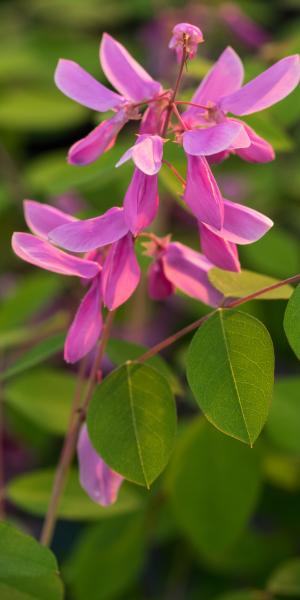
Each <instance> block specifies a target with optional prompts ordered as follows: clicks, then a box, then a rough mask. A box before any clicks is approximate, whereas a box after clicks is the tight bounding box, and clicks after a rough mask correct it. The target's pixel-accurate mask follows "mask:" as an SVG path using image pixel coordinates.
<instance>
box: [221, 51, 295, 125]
mask: <svg viewBox="0 0 300 600" xmlns="http://www.w3.org/2000/svg"><path fill="white" fill-rule="evenodd" d="M299 80H300V61H299V56H298V54H295V55H294V56H287V57H286V58H283V59H282V60H279V61H278V62H277V63H275V65H273V66H272V67H270V68H269V69H267V70H266V71H264V72H263V73H261V74H260V75H258V77H255V79H252V81H250V82H249V83H247V84H246V85H244V86H243V87H242V88H241V89H240V90H238V91H237V92H234V93H233V94H230V95H229V96H225V97H224V98H223V99H222V100H221V102H220V107H221V109H222V110H224V111H226V112H231V113H233V114H234V115H250V114H251V113H254V112H257V111H259V110H263V109H265V108H268V106H272V105H273V104H276V102H279V101H280V100H282V99H283V98H285V97H286V96H287V95H288V94H290V92H292V91H293V89H294V88H295V87H296V86H297V85H298V83H299Z"/></svg>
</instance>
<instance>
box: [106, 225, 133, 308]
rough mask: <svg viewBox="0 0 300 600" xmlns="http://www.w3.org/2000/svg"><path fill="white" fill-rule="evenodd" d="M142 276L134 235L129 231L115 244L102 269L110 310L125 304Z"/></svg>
mask: <svg viewBox="0 0 300 600" xmlns="http://www.w3.org/2000/svg"><path fill="white" fill-rule="evenodd" d="M140 276H141V271H140V267H139V264H138V262H137V259H136V256H135V252H134V242H133V239H132V235H131V234H130V233H128V234H127V235H126V236H124V237H123V238H122V239H121V240H119V241H118V242H116V243H115V244H113V245H112V246H111V248H110V250H109V252H108V255H107V257H106V260H105V262H104V265H103V271H102V291H103V301H104V304H105V306H107V308H108V309H109V310H114V309H115V308H118V306H120V305H121V304H124V302H126V300H128V298H130V296H131V295H132V294H133V292H134V291H135V289H136V287H137V285H138V283H139V280H140Z"/></svg>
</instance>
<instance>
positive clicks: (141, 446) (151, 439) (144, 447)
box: [87, 363, 176, 487]
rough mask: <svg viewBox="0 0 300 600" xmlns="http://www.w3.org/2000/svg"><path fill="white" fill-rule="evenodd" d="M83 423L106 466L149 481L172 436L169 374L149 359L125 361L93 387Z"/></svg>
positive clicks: (163, 463)
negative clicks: (151, 363)
mask: <svg viewBox="0 0 300 600" xmlns="http://www.w3.org/2000/svg"><path fill="white" fill-rule="evenodd" d="M87 424H88V430H89V435H90V438H91V441H92V443H93V445H94V446H95V448H96V450H97V451H98V452H99V454H100V455H101V456H102V458H103V459H104V460H105V461H106V462H107V463H108V464H109V466H110V467H111V468H112V469H114V470H115V471H117V472H118V473H121V475H123V476H124V477H126V478H127V479H129V480H130V481H134V482H135V483H138V484H140V485H145V486H147V487H149V486H150V484H151V483H152V482H153V481H154V480H155V479H156V478H157V477H158V475H159V474H160V473H161V471H162V470H163V469H164V467H165V466H166V464H167V462H168V460H169V457H170V454H171V452H172V449H173V445H174V440H175V434H176V407H175V402H174V398H173V395H172V391H171V389H170V387H169V385H168V382H167V380H166V379H165V378H164V377H163V376H162V375H161V374H160V373H159V372H158V371H156V370H154V369H152V367H149V366H148V365H142V364H138V363H127V364H126V365H124V366H122V367H120V368H119V369H117V370H116V371H113V373H111V374H110V375H109V376H108V377H106V378H105V379H104V381H103V383H102V384H101V385H99V386H98V388H97V389H96V392H95V394H94V396H93V399H92V401H91V404H90V407H89V410H88V415H87Z"/></svg>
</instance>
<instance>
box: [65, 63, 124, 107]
mask: <svg viewBox="0 0 300 600" xmlns="http://www.w3.org/2000/svg"><path fill="white" fill-rule="evenodd" d="M55 83H56V85H57V87H58V88H59V89H60V91H61V92H63V93H64V94H65V95H66V96H68V98H72V100H75V101H76V102H79V104H83V106H87V107H88V108H92V109H93V110H99V111H100V112H105V111H107V110H110V109H112V108H117V107H119V106H121V105H122V104H123V103H124V98H122V96H119V94H116V93H115V92H112V91H111V90H109V89H108V88H107V87H105V86H104V85H102V83H99V81H97V80H96V79H94V77H92V75H90V74H89V73H87V71H85V70H84V69H83V68H82V67H80V65H78V64H77V63H76V62H74V61H73V60H65V59H60V60H59V61H58V65H57V67H56V71H55Z"/></svg>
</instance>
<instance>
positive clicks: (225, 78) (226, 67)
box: [183, 46, 244, 119]
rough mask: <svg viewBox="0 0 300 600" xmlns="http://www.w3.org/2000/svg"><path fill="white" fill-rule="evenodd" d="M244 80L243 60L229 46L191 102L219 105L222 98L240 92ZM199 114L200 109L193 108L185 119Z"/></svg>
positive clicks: (186, 114) (185, 114)
mask: <svg viewBox="0 0 300 600" xmlns="http://www.w3.org/2000/svg"><path fill="white" fill-rule="evenodd" d="M243 78H244V69H243V64H242V62H241V59H240V58H239V56H238V55H237V54H236V52H235V51H234V50H233V49H232V48H231V47H230V46H228V47H227V48H226V49H225V50H224V52H222V54H221V56H220V57H219V58H218V60H217V62H216V63H215V64H214V66H213V67H212V68H211V69H210V71H209V72H208V73H207V75H206V76H205V77H204V79H203V80H202V82H201V83H200V85H199V87H198V88H197V90H196V92H195V94H194V95H193V97H192V100H191V102H194V103H196V104H204V105H207V103H209V102H210V103H211V102H214V103H216V104H217V103H218V102H219V100H220V98H222V97H223V96H227V95H228V94H231V93H232V92H235V91H236V90H238V89H239V88H240V86H241V85H242V82H243ZM198 112H199V109H197V108H195V107H192V106H191V107H190V108H189V109H188V110H187V111H185V112H184V113H183V116H184V119H185V118H186V117H189V116H191V115H194V114H197V113H198Z"/></svg>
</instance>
